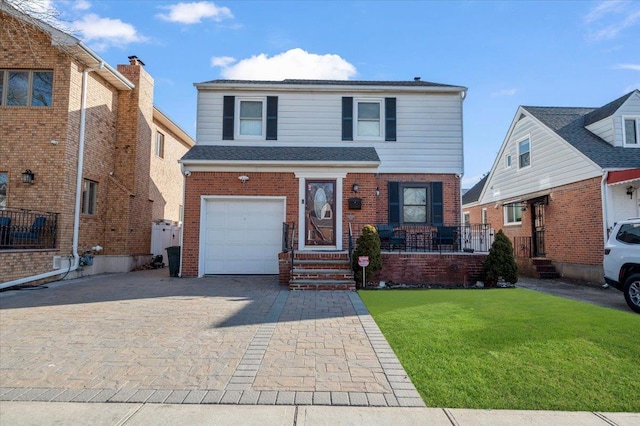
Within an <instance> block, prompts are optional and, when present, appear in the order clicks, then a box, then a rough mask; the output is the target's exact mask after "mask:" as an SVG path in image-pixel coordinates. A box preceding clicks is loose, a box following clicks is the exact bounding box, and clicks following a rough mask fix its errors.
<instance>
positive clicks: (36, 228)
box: [11, 216, 47, 246]
mask: <svg viewBox="0 0 640 426" xmlns="http://www.w3.org/2000/svg"><path fill="white" fill-rule="evenodd" d="M46 223H47V218H46V217H44V216H38V217H36V219H35V220H34V221H33V223H32V224H31V228H29V231H27V232H14V233H12V234H11V236H12V237H13V240H14V242H15V241H16V240H25V241H29V242H30V243H31V244H24V243H23V245H35V246H38V245H40V234H42V231H44V226H45V224H46ZM18 245H20V243H18Z"/></svg>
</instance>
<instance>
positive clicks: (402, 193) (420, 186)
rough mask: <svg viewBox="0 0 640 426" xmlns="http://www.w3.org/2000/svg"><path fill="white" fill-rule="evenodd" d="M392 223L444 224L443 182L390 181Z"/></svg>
mask: <svg viewBox="0 0 640 426" xmlns="http://www.w3.org/2000/svg"><path fill="white" fill-rule="evenodd" d="M388 189H389V223H390V224H401V223H411V224H416V223H419V224H431V225H436V226H437V225H442V224H443V219H444V218H443V202H442V200H443V198H442V182H431V183H429V182H389V183H388Z"/></svg>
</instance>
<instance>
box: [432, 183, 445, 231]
mask: <svg viewBox="0 0 640 426" xmlns="http://www.w3.org/2000/svg"><path fill="white" fill-rule="evenodd" d="M431 223H432V224H433V225H436V226H438V225H444V215H443V201H442V182H431Z"/></svg>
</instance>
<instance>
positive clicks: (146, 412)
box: [0, 402, 640, 426]
mask: <svg viewBox="0 0 640 426" xmlns="http://www.w3.org/2000/svg"><path fill="white" fill-rule="evenodd" d="M0 422H1V423H2V424H3V425H15V426H23V425H49V424H64V425H94V426H101V425H123V426H135V425H159V426H161V425H172V426H173V425H259V426H267V425H285V426H286V425H292V426H293V425H296V426H300V425H331V426H336V425H394V426H402V425H443V426H465V425H491V426H501V425H540V426H542V425H545V426H548V425H563V426H564V425H585V426H587V425H594V426H595V425H609V426H610V425H619V426H632V425H633V426H637V425H638V424H640V414H637V413H636V414H634V413H591V412H566V411H517V410H468V409H448V408H424V407H335V406H333V407H332V406H292V405H286V406H260V405H246V406H241V405H186V404H180V405H169V404H125V403H109V404H92V403H73V402H69V403H63V402H60V403H52V402H0Z"/></svg>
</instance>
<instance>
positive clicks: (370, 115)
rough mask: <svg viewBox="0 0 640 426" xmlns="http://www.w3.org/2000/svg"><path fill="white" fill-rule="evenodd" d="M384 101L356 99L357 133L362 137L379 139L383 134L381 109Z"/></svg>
mask: <svg viewBox="0 0 640 426" xmlns="http://www.w3.org/2000/svg"><path fill="white" fill-rule="evenodd" d="M381 105H382V101H375V102H371V101H360V100H356V117H357V126H356V135H357V137H358V138H360V139H370V138H373V139H378V138H379V137H380V135H381V134H382V133H381V132H382V124H381V122H380V110H381V109H382V108H381Z"/></svg>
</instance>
